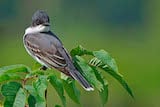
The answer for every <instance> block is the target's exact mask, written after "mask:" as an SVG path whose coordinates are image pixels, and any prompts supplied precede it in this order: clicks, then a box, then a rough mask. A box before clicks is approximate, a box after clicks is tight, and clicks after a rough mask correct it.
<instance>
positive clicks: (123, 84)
mask: <svg viewBox="0 0 160 107" xmlns="http://www.w3.org/2000/svg"><path fill="white" fill-rule="evenodd" d="M100 68H101V69H103V70H104V71H106V72H107V73H109V74H110V75H112V76H113V77H114V78H115V79H116V80H118V81H119V83H120V84H121V85H122V86H123V87H124V89H126V91H127V92H128V93H129V94H130V95H131V96H132V97H133V98H134V95H133V93H132V90H131V88H130V87H129V86H128V84H127V82H126V81H125V80H124V79H123V77H122V75H120V74H119V73H116V72H114V71H111V70H110V69H108V68H106V67H103V66H100Z"/></svg>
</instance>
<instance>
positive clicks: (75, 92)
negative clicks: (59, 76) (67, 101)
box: [63, 79, 80, 104]
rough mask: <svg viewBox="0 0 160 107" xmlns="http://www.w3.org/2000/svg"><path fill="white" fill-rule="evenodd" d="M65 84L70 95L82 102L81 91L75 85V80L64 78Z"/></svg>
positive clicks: (77, 101) (74, 99)
mask: <svg viewBox="0 0 160 107" xmlns="http://www.w3.org/2000/svg"><path fill="white" fill-rule="evenodd" d="M63 85H64V88H65V91H66V92H67V94H68V96H69V97H70V98H71V99H72V100H73V101H74V102H76V103H77V104H80V91H79V90H78V89H77V88H76V86H75V80H70V79H67V80H63Z"/></svg>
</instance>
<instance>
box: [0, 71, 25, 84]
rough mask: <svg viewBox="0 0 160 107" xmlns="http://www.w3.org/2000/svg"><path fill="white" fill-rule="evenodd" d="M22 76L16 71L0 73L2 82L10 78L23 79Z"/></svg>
mask: <svg viewBox="0 0 160 107" xmlns="http://www.w3.org/2000/svg"><path fill="white" fill-rule="evenodd" d="M21 79H22V78H21V76H20V75H17V74H15V73H4V74H1V75H0V83H2V82H5V81H9V80H21Z"/></svg>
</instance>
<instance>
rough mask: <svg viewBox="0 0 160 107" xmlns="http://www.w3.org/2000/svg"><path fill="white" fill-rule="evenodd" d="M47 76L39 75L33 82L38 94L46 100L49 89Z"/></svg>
mask: <svg viewBox="0 0 160 107" xmlns="http://www.w3.org/2000/svg"><path fill="white" fill-rule="evenodd" d="M47 85H48V84H47V76H41V75H40V76H38V80H37V81H36V82H34V83H33V87H34V88H35V91H36V92H37V94H38V95H39V96H40V97H41V98H43V99H44V100H45V91H46V89H47Z"/></svg>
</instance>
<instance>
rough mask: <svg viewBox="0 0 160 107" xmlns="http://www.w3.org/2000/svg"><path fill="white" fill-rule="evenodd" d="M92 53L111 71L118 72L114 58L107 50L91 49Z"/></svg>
mask: <svg viewBox="0 0 160 107" xmlns="http://www.w3.org/2000/svg"><path fill="white" fill-rule="evenodd" d="M93 55H94V56H95V57H96V58H98V59H99V60H101V61H102V63H103V64H104V65H108V66H109V68H110V69H111V70H112V71H114V72H116V73H118V67H117V64H116V62H115V60H114V59H113V58H112V57H111V56H110V55H109V53H108V52H106V51H104V50H100V51H93Z"/></svg>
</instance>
